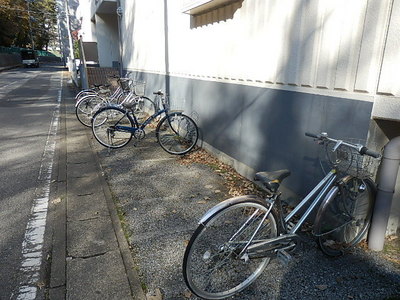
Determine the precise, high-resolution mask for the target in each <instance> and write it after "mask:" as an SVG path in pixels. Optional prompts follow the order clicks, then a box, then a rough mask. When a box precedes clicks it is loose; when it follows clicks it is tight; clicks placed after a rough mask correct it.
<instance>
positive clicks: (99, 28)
mask: <svg viewBox="0 0 400 300" xmlns="http://www.w3.org/2000/svg"><path fill="white" fill-rule="evenodd" d="M96 37H97V49H98V54H99V63H100V66H101V67H112V62H113V61H119V38H118V22H117V16H116V15H109V14H101V15H99V14H96Z"/></svg>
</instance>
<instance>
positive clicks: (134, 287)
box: [85, 130, 146, 300]
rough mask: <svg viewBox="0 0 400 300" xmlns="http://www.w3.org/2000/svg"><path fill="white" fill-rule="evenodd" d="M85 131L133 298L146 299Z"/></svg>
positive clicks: (95, 154)
mask: <svg viewBox="0 0 400 300" xmlns="http://www.w3.org/2000/svg"><path fill="white" fill-rule="evenodd" d="M85 131H86V137H87V139H88V143H89V146H90V149H91V151H92V153H93V156H94V158H95V161H96V168H97V171H98V174H100V175H99V179H100V184H101V187H102V190H103V193H104V196H105V198H106V202H107V206H108V210H109V212H110V217H111V221H112V224H113V229H114V232H115V236H116V237H117V241H118V245H119V249H120V252H121V256H122V260H123V263H124V266H125V271H126V274H127V277H128V281H129V284H130V289H131V292H132V296H133V299H135V300H146V296H145V294H144V292H143V289H142V287H141V282H140V279H139V275H138V273H137V272H136V270H135V264H134V262H133V259H132V255H131V252H130V249H129V245H128V242H127V240H126V238H125V235H124V231H123V229H122V226H121V222H120V219H119V217H118V213H117V209H116V206H115V205H116V204H115V203H114V200H113V197H112V194H111V190H110V188H109V186H108V183H107V181H106V179H105V178H104V176H103V174H104V172H103V169H102V166H101V163H100V158H99V157H98V154H97V152H96V151H95V149H93V146H92V143H91V141H90V133H91V132H89V131H88V130H85Z"/></svg>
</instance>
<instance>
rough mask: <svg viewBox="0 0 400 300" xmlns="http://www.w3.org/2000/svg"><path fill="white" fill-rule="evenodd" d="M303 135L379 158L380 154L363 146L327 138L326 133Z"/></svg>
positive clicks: (307, 133)
mask: <svg viewBox="0 0 400 300" xmlns="http://www.w3.org/2000/svg"><path fill="white" fill-rule="evenodd" d="M305 135H306V136H308V137H312V138H315V139H317V140H320V141H324V140H326V141H331V142H335V143H337V144H338V145H340V144H342V145H345V146H348V147H350V148H353V149H355V150H357V151H358V153H360V154H361V155H368V156H371V157H373V158H379V157H380V156H381V154H380V153H378V152H375V151H373V150H370V149H368V148H367V147H365V146H363V145H360V144H352V143H349V142H345V141H342V140H335V139H333V138H330V137H328V134H327V133H326V132H322V133H320V134H315V133H310V132H306V133H305Z"/></svg>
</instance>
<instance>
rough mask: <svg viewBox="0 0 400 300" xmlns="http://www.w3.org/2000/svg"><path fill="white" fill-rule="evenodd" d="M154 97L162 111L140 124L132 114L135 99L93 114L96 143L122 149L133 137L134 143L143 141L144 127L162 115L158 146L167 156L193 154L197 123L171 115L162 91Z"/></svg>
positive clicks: (174, 114)
mask: <svg viewBox="0 0 400 300" xmlns="http://www.w3.org/2000/svg"><path fill="white" fill-rule="evenodd" d="M154 94H155V95H156V97H158V98H160V100H161V103H162V109H160V110H158V111H156V112H155V113H153V114H151V115H150V116H149V117H148V118H146V119H145V120H144V121H143V122H140V120H139V119H138V117H137V112H135V108H136V107H137V105H136V102H134V101H135V98H134V97H133V98H132V99H131V100H132V101H128V100H127V101H124V102H123V103H122V107H121V106H116V105H109V106H106V107H104V108H102V109H100V110H99V111H98V112H96V113H95V115H94V116H93V122H92V130H93V134H94V137H95V138H96V140H97V141H98V142H99V143H100V144H102V145H103V146H105V147H109V148H121V147H123V146H125V145H127V144H128V143H129V142H130V141H131V139H132V136H133V137H134V138H135V139H136V140H142V139H144V138H145V136H146V132H145V128H146V126H148V125H149V124H150V123H151V122H152V121H153V120H155V119H157V118H158V117H159V116H162V115H164V117H162V118H161V119H160V120H159V122H158V124H157V127H156V129H155V134H156V138H157V141H158V143H159V144H160V146H161V147H162V148H163V149H164V150H165V151H166V152H168V153H170V154H178V155H181V154H185V153H187V152H189V151H190V150H192V149H193V147H194V146H195V145H196V143H197V140H198V135H199V132H198V128H197V125H196V123H195V122H194V121H193V119H191V118H190V117H188V116H187V115H185V114H183V112H182V111H171V110H170V109H169V107H168V104H167V100H166V97H165V96H164V94H163V93H162V92H161V91H158V92H156V93H154ZM157 103H158V102H157ZM143 104H144V105H143V107H141V110H142V111H143V112H145V113H146V112H147V109H148V107H147V106H146V103H143ZM153 104H154V103H153ZM150 109H153V108H152V107H151V108H150Z"/></svg>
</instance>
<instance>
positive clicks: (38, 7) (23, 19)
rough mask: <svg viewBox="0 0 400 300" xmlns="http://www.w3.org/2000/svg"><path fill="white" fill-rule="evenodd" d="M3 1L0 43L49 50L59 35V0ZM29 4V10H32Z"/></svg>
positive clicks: (0, 13)
mask: <svg viewBox="0 0 400 300" xmlns="http://www.w3.org/2000/svg"><path fill="white" fill-rule="evenodd" d="M28 1H29V2H27V1H26V0H0V45H1V46H6V47H9V46H17V47H32V39H33V43H34V46H35V48H36V49H47V47H48V44H49V41H50V40H52V39H55V38H56V37H57V29H56V24H57V10H56V2H55V0H28ZM28 7H29V10H28Z"/></svg>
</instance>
